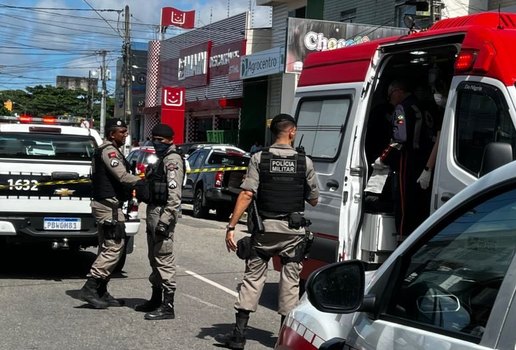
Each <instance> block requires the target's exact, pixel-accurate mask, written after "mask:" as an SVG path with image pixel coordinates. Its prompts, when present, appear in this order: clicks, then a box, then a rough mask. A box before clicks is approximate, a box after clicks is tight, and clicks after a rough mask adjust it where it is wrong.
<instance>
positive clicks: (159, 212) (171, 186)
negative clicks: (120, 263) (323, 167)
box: [135, 124, 186, 320]
mask: <svg viewBox="0 0 516 350" xmlns="http://www.w3.org/2000/svg"><path fill="white" fill-rule="evenodd" d="M173 139H174V131H173V130H172V128H171V127H170V126H168V125H166V124H158V125H156V126H155V127H154V128H153V129H152V144H153V146H154V149H155V150H156V154H157V156H158V157H159V160H158V162H156V163H155V164H153V165H152V166H150V167H149V168H148V170H147V175H146V178H147V181H148V182H149V188H150V199H149V200H148V205H147V246H148V258H149V263H150V266H151V268H152V273H151V274H150V276H149V281H150V283H151V286H152V296H151V299H150V300H148V301H146V302H145V303H143V304H141V305H137V306H136V308H135V310H136V311H142V312H147V313H146V314H145V316H144V317H145V319H146V320H165V319H173V318H175V311H174V295H175V292H176V257H175V254H174V231H175V227H176V224H177V220H178V217H179V210H180V208H181V192H182V186H183V177H184V176H185V173H186V171H185V165H184V161H183V157H182V156H181V155H180V154H179V153H178V152H177V151H176V147H175V145H174V144H173Z"/></svg>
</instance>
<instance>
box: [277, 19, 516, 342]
mask: <svg viewBox="0 0 516 350" xmlns="http://www.w3.org/2000/svg"><path fill="white" fill-rule="evenodd" d="M514 43H516V14H510V13H480V14H476V15H470V16H464V17H458V18H451V19H445V20H441V21H439V22H437V23H435V24H434V25H433V26H432V27H431V28H429V29H428V30H426V31H420V32H415V33H410V34H407V35H405V36H400V37H390V38H384V39H380V40H376V41H372V42H368V43H363V44H359V45H356V46H352V47H346V48H342V49H337V50H334V51H326V52H321V53H313V54H311V55H309V56H308V57H307V59H306V60H305V62H304V67H303V70H302V72H301V76H300V79H299V84H298V88H297V90H296V97H295V106H294V112H295V116H296V119H297V122H298V134H297V139H298V140H299V139H300V138H301V137H302V138H303V142H302V146H304V148H305V151H306V153H307V154H308V155H309V156H310V157H311V158H312V159H313V162H314V166H315V170H316V173H317V179H318V183H319V188H320V191H321V196H320V198H319V204H318V205H317V206H316V207H314V208H307V209H306V217H308V218H309V219H310V220H311V221H312V226H311V227H310V229H311V231H313V233H314V235H315V241H314V244H313V246H312V251H311V253H310V255H309V257H308V259H307V260H306V262H305V266H304V271H303V275H302V277H303V278H307V276H308V275H309V274H310V273H311V272H313V271H314V270H317V268H318V267H321V266H324V265H326V266H324V267H323V268H321V269H318V270H317V271H316V272H314V273H313V274H312V275H311V276H310V278H309V279H308V282H307V286H306V288H307V293H305V294H304V296H303V298H302V299H301V302H300V304H299V305H298V306H297V307H296V308H295V309H294V310H293V311H292V312H291V313H290V314H289V315H287V318H286V320H285V322H284V324H283V325H282V328H281V331H280V334H279V338H278V342H277V344H276V349H282V350H286V349H400V350H401V349H448V350H458V349H460V350H465V349H511V350H513V349H515V342H516V338H515V336H514V329H515V328H514V327H515V325H516V323H515V322H516V318H515V315H516V313H515V312H514V311H515V306H516V305H515V302H514V300H515V298H514V296H515V290H516V289H515V286H516V284H515V281H516V279H515V278H514V271H515V270H514V268H515V264H516V261H515V255H514V252H515V251H516V248H515V247H516V246H515V243H516V236H515V235H514V232H516V231H515V229H516V227H514V224H513V223H512V222H513V221H514V218H515V217H516V216H515V214H516V213H515V212H514V208H516V194H515V191H516V187H515V186H516V185H515V184H516V182H515V176H514V174H515V171H516V168H515V165H514V164H515V163H514V162H512V160H514V158H515V150H516V145H515V142H516V129H515V123H516V111H515V105H516V89H515V83H516V65H515V64H514V63H512V62H513V57H514V56H515V54H516V45H514ZM397 79H405V80H406V81H408V82H409V83H410V84H411V86H412V87H413V90H412V91H413V93H414V94H415V95H416V96H417V98H418V100H419V101H420V102H421V105H422V106H425V105H426V106H431V105H432V103H437V100H438V99H437V98H435V97H436V96H434V95H440V96H439V97H440V100H441V101H442V100H443V97H444V98H445V99H446V104H445V105H444V109H443V110H442V116H440V118H442V125H441V127H440V128H439V129H440V137H439V138H438V141H437V142H438V143H437V148H436V149H437V157H436V162H435V167H434V169H433V174H432V175H433V179H432V182H431V186H430V187H429V189H428V190H429V191H430V195H429V196H428V199H425V198H424V197H421V198H418V200H417V201H415V202H414V203H408V204H409V205H413V206H421V205H427V206H428V207H429V214H430V213H432V215H430V216H429V218H428V219H426V220H425V221H424V222H423V223H422V224H421V225H420V226H419V227H418V228H417V229H416V230H415V231H414V232H413V233H411V234H410V235H408V236H406V237H402V238H403V239H402V240H400V237H399V233H398V232H397V230H396V225H395V218H394V213H393V211H392V210H391V209H390V208H389V205H388V204H389V203H387V205H375V206H371V205H370V204H371V203H370V202H369V200H370V198H368V196H370V195H371V194H370V193H369V192H368V191H367V189H368V188H369V187H370V179H371V177H372V176H371V175H372V172H373V170H372V168H371V166H370V164H371V163H373V162H375V159H374V157H373V158H371V155H370V150H371V149H375V148H378V149H380V148H381V147H380V146H381V145H379V144H377V143H381V142H383V140H381V137H379V134H378V133H377V130H376V129H375V126H376V124H375V122H376V121H378V120H379V119H378V117H377V115H376V111H377V110H378V108H380V107H382V108H383V106H384V105H383V104H384V102H385V101H386V100H387V98H388V96H387V90H388V86H389V84H390V83H391V82H392V81H393V80H397ZM443 87H445V88H443ZM428 111H429V114H431V113H432V111H431V108H428ZM423 112H424V111H423ZM433 113H435V111H434V112H433ZM432 117H435V115H434V116H432ZM435 119H436V118H434V121H435ZM511 162H512V163H511ZM506 163H510V164H507V165H505V166H504V167H502V168H500V169H496V168H499V167H501V166H502V165H504V164H506ZM408 166H410V164H408ZM495 169H496V170H495ZM484 175H485V176H484ZM479 178H481V179H480V180H479ZM477 180H479V181H477ZM459 192H460V193H459ZM376 199H378V198H376ZM424 200H428V203H425V202H424ZM380 201H381V200H380ZM376 204H378V203H376ZM368 268H371V269H372V270H374V271H364V270H366V269H368ZM376 268H378V269H376ZM511 271H512V272H511Z"/></svg>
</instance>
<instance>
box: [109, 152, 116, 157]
mask: <svg viewBox="0 0 516 350" xmlns="http://www.w3.org/2000/svg"><path fill="white" fill-rule="evenodd" d="M108 157H109V158H116V152H109V153H108Z"/></svg>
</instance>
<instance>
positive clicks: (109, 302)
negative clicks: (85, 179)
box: [80, 119, 140, 309]
mask: <svg viewBox="0 0 516 350" xmlns="http://www.w3.org/2000/svg"><path fill="white" fill-rule="evenodd" d="M104 134H105V135H106V140H105V141H104V142H103V143H102V145H100V147H99V148H98V149H97V150H96V151H95V154H94V156H93V161H92V174H91V182H92V187H93V200H92V202H91V208H92V213H93V216H94V217H95V220H96V221H97V227H98V239H99V250H98V255H97V258H96V259H95V261H94V262H93V265H92V266H91V269H90V272H89V273H88V275H87V277H88V279H87V281H86V283H85V284H84V286H83V287H82V289H81V293H80V298H81V299H82V300H84V301H86V302H87V303H88V304H90V305H91V306H92V307H93V308H95V309H105V308H107V307H108V306H121V305H122V304H121V302H120V301H119V300H117V299H115V298H113V297H112V296H111V295H110V294H109V292H108V291H107V284H108V281H109V278H110V276H111V273H112V272H113V270H114V269H115V267H116V265H117V264H118V262H119V260H120V257H121V256H122V254H123V253H124V247H125V224H124V221H125V216H124V214H123V213H122V209H121V208H122V204H123V203H124V202H125V201H126V200H128V199H129V197H130V193H131V188H132V186H133V185H135V184H136V182H138V181H139V180H140V178H139V177H138V176H134V175H131V174H130V173H129V168H130V166H129V163H128V162H127V160H126V159H125V157H124V156H123V154H122V153H121V152H120V150H119V148H120V147H122V146H123V145H124V143H125V138H126V137H127V125H126V124H125V123H124V122H123V121H122V120H120V119H108V120H107V121H106V126H105V132H104Z"/></svg>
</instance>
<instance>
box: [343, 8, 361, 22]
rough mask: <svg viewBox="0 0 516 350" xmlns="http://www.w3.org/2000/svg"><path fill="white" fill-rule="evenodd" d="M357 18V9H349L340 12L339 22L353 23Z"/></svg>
mask: <svg viewBox="0 0 516 350" xmlns="http://www.w3.org/2000/svg"><path fill="white" fill-rule="evenodd" d="M356 17H357V9H356V8H355V9H351V10H346V11H341V12H340V19H339V21H340V22H346V23H353V22H355V19H356Z"/></svg>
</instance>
